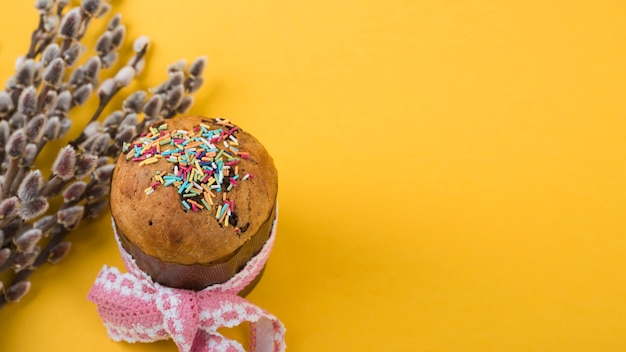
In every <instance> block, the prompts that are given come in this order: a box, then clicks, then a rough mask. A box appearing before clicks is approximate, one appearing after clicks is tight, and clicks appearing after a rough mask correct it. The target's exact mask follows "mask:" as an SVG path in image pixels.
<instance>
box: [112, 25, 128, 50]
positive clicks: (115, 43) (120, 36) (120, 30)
mask: <svg viewBox="0 0 626 352" xmlns="http://www.w3.org/2000/svg"><path fill="white" fill-rule="evenodd" d="M125 36H126V26H124V25H119V26H117V27H115V29H114V30H113V31H112V35H111V46H112V47H113V48H119V47H120V45H122V42H123V41H124V37H125Z"/></svg>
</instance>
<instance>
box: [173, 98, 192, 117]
mask: <svg viewBox="0 0 626 352" xmlns="http://www.w3.org/2000/svg"><path fill="white" fill-rule="evenodd" d="M193 103H194V98H193V95H188V96H186V97H184V98H183V101H181V102H180V105H178V108H177V109H176V112H177V113H179V114H184V113H186V112H187V111H189V109H191V106H192V105H193Z"/></svg>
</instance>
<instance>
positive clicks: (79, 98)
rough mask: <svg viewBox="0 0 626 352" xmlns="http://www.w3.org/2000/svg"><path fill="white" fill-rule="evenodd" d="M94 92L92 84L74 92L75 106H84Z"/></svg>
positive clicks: (84, 85)
mask: <svg viewBox="0 0 626 352" xmlns="http://www.w3.org/2000/svg"><path fill="white" fill-rule="evenodd" d="M92 92H93V86H92V85H91V83H87V84H83V85H82V86H80V87H78V89H76V90H75V91H74V104H76V105H83V104H85V102H86V101H87V99H89V96H90V95H91V93H92Z"/></svg>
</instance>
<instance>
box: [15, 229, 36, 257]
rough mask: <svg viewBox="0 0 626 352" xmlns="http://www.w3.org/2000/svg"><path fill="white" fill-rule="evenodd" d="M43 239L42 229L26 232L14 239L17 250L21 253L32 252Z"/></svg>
mask: <svg viewBox="0 0 626 352" xmlns="http://www.w3.org/2000/svg"><path fill="white" fill-rule="evenodd" d="M41 237H43V233H41V230H40V229H35V228H32V229H30V230H27V231H24V232H23V233H21V234H19V235H18V236H17V237H14V238H13V243H15V245H16V246H17V249H18V250H19V251H20V252H26V253H28V252H32V251H33V249H35V246H36V245H37V242H39V240H40V239H41Z"/></svg>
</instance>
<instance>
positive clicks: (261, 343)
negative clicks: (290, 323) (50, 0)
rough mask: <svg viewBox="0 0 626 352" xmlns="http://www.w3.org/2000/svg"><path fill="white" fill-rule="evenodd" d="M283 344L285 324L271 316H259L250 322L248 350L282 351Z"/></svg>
mask: <svg viewBox="0 0 626 352" xmlns="http://www.w3.org/2000/svg"><path fill="white" fill-rule="evenodd" d="M286 348H287V346H286V345H285V326H284V325H283V323H281V322H280V320H278V318H276V317H273V319H270V318H267V317H261V318H260V319H259V320H257V321H256V322H252V323H250V352H265V351H268V352H279V351H280V352H282V351H284V350H285V349H286Z"/></svg>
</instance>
